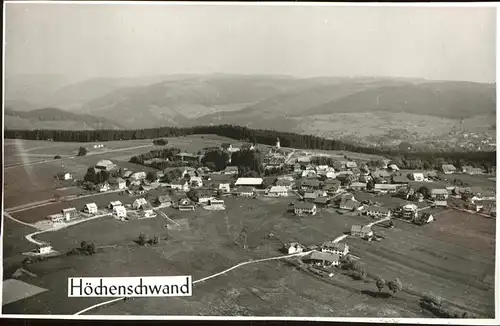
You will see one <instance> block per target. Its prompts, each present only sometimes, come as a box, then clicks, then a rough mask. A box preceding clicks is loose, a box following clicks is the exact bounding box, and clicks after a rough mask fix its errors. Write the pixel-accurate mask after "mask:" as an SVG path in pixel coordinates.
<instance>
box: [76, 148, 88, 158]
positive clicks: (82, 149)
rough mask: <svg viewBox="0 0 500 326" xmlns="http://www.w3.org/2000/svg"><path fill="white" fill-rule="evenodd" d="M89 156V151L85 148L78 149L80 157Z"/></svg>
mask: <svg viewBox="0 0 500 326" xmlns="http://www.w3.org/2000/svg"><path fill="white" fill-rule="evenodd" d="M85 155H87V149H86V148H85V147H83V146H80V148H79V149H78V156H85Z"/></svg>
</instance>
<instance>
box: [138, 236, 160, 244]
mask: <svg viewBox="0 0 500 326" xmlns="http://www.w3.org/2000/svg"><path fill="white" fill-rule="evenodd" d="M136 242H137V244H138V245H140V246H145V245H157V244H158V243H160V237H159V236H154V237H152V238H150V237H149V236H147V235H146V234H144V233H141V234H140V235H139V238H138V239H137V241H136Z"/></svg>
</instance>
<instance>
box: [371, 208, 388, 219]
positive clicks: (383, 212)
mask: <svg viewBox="0 0 500 326" xmlns="http://www.w3.org/2000/svg"><path fill="white" fill-rule="evenodd" d="M365 215H367V216H371V217H379V218H382V217H390V216H391V211H390V209H388V208H386V207H379V206H368V207H366V208H365Z"/></svg>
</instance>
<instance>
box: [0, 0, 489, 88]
mask: <svg viewBox="0 0 500 326" xmlns="http://www.w3.org/2000/svg"><path fill="white" fill-rule="evenodd" d="M5 15H6V19H5V24H6V25H5V27H4V30H5V41H6V43H5V52H4V53H5V70H6V76H12V75H16V74H57V75H65V76H71V77H72V78H77V79H85V78H92V77H132V76H148V75H161V74H207V73H240V74H267V75H272V74H280V75H292V76H296V77H313V76H386V77H418V78H426V79H434V80H464V81H474V82H495V48H496V10H495V8H478V7H476V8H471V7H469V8H465V7H462V8H459V7H454V8H453V7H448V8H440V7H433V8H430V7H335V6H270V5H259V6H255V5H253V6H248V5H232V6H227V5H226V6H216V5H203V6H202V5H196V6H194V5H173V4H166V3H156V4H153V5H151V4H150V5H147V4H139V5H133V4H50V3H45V4H39V3H31V4H22V3H8V4H6V12H5Z"/></svg>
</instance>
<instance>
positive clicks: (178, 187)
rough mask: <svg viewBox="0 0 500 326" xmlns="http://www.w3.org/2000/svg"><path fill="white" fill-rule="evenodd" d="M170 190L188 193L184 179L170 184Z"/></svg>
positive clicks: (187, 186)
mask: <svg viewBox="0 0 500 326" xmlns="http://www.w3.org/2000/svg"><path fill="white" fill-rule="evenodd" d="M170 188H172V189H176V190H181V191H184V192H188V191H189V184H188V182H187V180H186V179H180V180H177V181H174V182H172V183H171V184H170Z"/></svg>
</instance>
